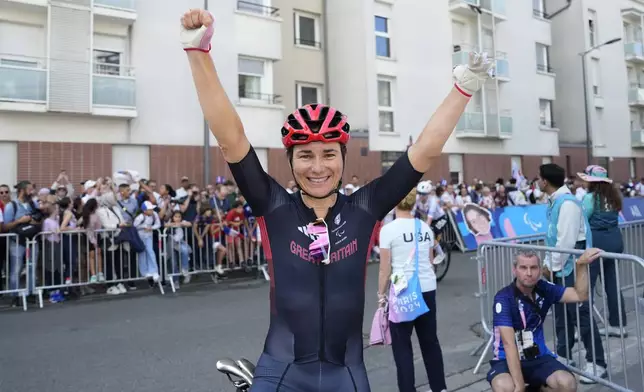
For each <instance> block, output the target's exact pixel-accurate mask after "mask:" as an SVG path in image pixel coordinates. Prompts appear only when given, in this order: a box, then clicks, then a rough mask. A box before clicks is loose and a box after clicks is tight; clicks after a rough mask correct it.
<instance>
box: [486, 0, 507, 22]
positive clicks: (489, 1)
mask: <svg viewBox="0 0 644 392" xmlns="http://www.w3.org/2000/svg"><path fill="white" fill-rule="evenodd" d="M479 2H480V6H481V9H482V10H484V11H488V12H490V13H491V14H493V15H494V16H495V17H497V18H502V19H505V18H506V13H505V0H479Z"/></svg>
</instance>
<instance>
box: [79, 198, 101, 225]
mask: <svg viewBox="0 0 644 392" xmlns="http://www.w3.org/2000/svg"><path fill="white" fill-rule="evenodd" d="M97 209H98V202H97V201H96V199H94V198H91V199H89V200H87V203H85V205H84V206H83V212H82V215H83V227H85V228H87V227H88V226H89V217H90V215H92V214H93V213H94V212H96V210H97Z"/></svg>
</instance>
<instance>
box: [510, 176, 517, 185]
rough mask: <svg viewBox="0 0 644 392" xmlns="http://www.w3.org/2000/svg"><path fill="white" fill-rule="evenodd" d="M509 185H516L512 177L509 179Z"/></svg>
mask: <svg viewBox="0 0 644 392" xmlns="http://www.w3.org/2000/svg"><path fill="white" fill-rule="evenodd" d="M510 184H511V185H516V184H517V179H516V178H514V177H512V178H510Z"/></svg>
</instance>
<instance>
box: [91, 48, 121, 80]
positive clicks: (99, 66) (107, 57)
mask: <svg viewBox="0 0 644 392" xmlns="http://www.w3.org/2000/svg"><path fill="white" fill-rule="evenodd" d="M94 73H96V74H98V75H120V74H121V53H118V52H111V51H107V50H94Z"/></svg>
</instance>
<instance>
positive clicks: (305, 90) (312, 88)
mask: <svg viewBox="0 0 644 392" xmlns="http://www.w3.org/2000/svg"><path fill="white" fill-rule="evenodd" d="M311 103H322V87H321V86H317V85H314V84H305V83H298V84H297V106H298V107H301V106H304V105H308V104H311Z"/></svg>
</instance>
